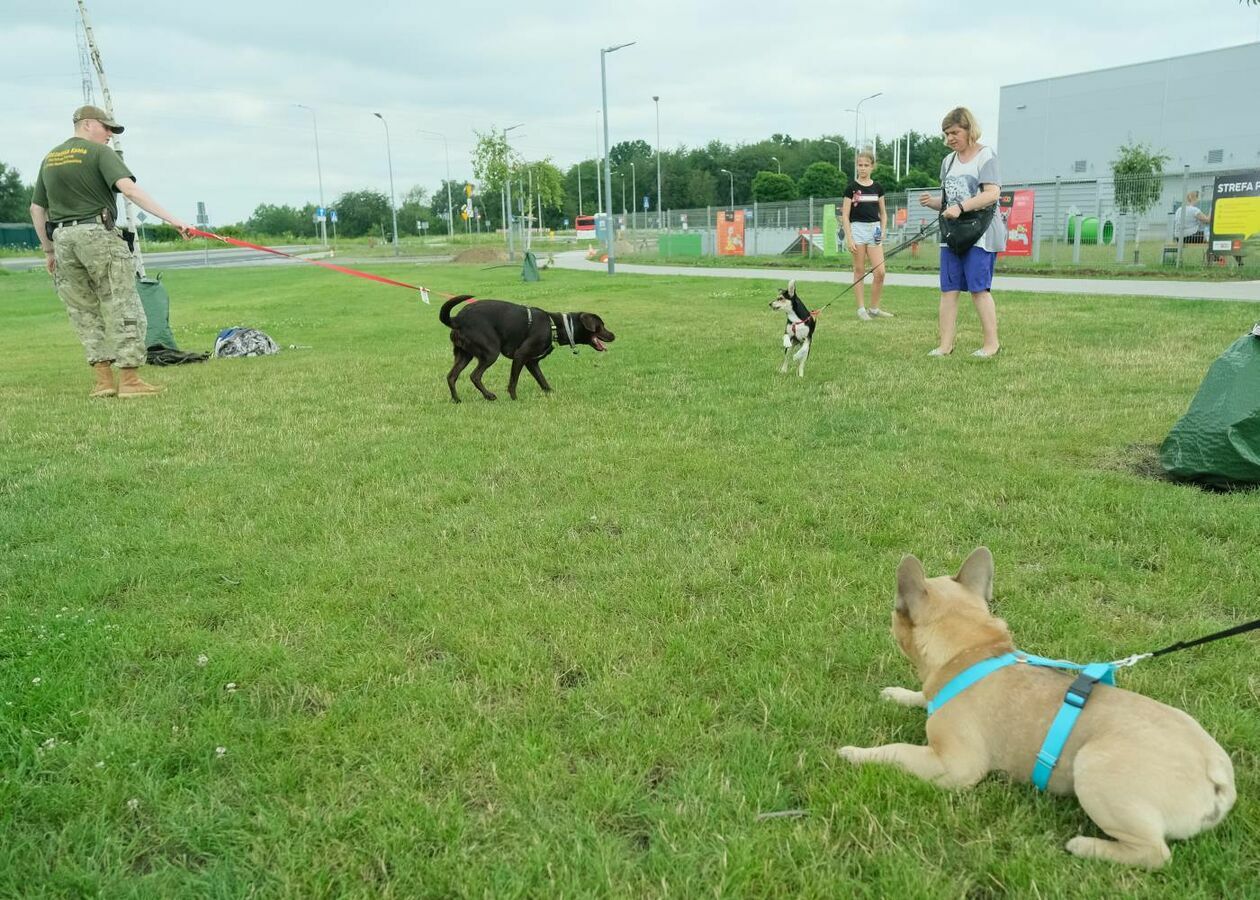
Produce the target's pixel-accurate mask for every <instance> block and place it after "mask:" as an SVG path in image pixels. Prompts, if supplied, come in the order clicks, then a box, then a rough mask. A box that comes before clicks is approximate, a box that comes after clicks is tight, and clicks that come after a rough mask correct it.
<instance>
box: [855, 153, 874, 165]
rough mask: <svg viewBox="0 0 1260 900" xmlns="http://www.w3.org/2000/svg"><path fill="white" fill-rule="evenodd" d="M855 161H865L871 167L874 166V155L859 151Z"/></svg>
mask: <svg viewBox="0 0 1260 900" xmlns="http://www.w3.org/2000/svg"><path fill="white" fill-rule="evenodd" d="M857 159H865V160H867V162H869V163H870V164H871V165H875V154H874V153H872V152H871V151H870V150H859V151H858V153H857Z"/></svg>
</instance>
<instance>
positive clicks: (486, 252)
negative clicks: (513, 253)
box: [455, 247, 507, 263]
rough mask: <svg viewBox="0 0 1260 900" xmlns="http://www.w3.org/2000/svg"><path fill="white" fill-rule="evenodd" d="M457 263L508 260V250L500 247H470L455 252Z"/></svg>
mask: <svg viewBox="0 0 1260 900" xmlns="http://www.w3.org/2000/svg"><path fill="white" fill-rule="evenodd" d="M455 262H457V263H498V262H507V252H506V251H504V250H500V249H499V248H498V247H470V248H469V249H467V250H464V251H462V252H460V253H457V254H455Z"/></svg>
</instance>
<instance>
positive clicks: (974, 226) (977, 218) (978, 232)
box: [937, 153, 997, 256]
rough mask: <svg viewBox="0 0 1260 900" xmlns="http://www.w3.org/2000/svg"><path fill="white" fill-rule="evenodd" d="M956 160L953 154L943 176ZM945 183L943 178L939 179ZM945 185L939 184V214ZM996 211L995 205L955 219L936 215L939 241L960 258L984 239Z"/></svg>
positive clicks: (945, 201) (944, 203)
mask: <svg viewBox="0 0 1260 900" xmlns="http://www.w3.org/2000/svg"><path fill="white" fill-rule="evenodd" d="M957 159H958V154H957V153H955V154H954V155H953V156H952V157H950V160H949V168H948V169H946V170H945V174H946V175H949V170H950V169H952V168H954V161H955V160H957ZM941 181H942V182H944V181H945V179H944V178H942V179H941ZM946 203H947V200H946V198H945V185H944V184H943V183H942V184H941V213H942V214H943V213H944V212H945V205H946ZM996 210H997V204H996V203H995V204H993V205H992V206H986V207H985V208H984V209H972V210H968V211H967V212H964V213H963V214H962V215H960V216H959V217H958V218H957V219H947V218H945V216H944V215H938V216H937V219H938V221H939V222H940V223H941V241H942V242H943V243H944V244H945V246H946V247H948V248H949V249H950V250H952V251H954V253H955V254H956V255H957V256H962V255H963V254H964V253H966V252H967V251H968V250H970V249H971V248H972V247H974V246H975V244H976V242H977V241H979V240H980V238H982V237H984V233H985V232H986V231H988V230H989V225H990V224H991V223H992V222H993V213H994V211H996Z"/></svg>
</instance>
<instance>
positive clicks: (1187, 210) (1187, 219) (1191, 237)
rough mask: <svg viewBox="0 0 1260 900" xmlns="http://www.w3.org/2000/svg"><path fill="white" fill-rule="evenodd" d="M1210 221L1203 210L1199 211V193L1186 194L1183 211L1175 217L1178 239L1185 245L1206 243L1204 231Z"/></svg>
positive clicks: (1179, 211) (1178, 211)
mask: <svg viewBox="0 0 1260 900" xmlns="http://www.w3.org/2000/svg"><path fill="white" fill-rule="evenodd" d="M1210 221H1211V219H1209V218H1208V217H1207V216H1206V215H1204V214H1203V210H1201V209H1199V192H1198V191H1191V192H1190V193H1188V194H1186V202H1185V203H1183V204H1181V209H1179V210H1177V215H1176V216H1174V217H1173V222H1174V227H1175V228H1176V229H1177V237H1179V238H1181V242H1182V243H1183V244H1202V243H1204V242H1205V241H1206V240H1207V235H1206V234H1205V233H1204V231H1203V226H1204V225H1206V224H1207V223H1208V222H1210Z"/></svg>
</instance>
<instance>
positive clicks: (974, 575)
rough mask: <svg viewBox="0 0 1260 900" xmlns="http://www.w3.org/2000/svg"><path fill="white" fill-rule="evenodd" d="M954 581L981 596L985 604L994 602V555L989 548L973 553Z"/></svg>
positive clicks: (979, 548)
mask: <svg viewBox="0 0 1260 900" xmlns="http://www.w3.org/2000/svg"><path fill="white" fill-rule="evenodd" d="M954 580H955V581H957V582H958V583H959V584H961V585H962V586H963V587H965V588H967V589H968V590H969V591H972V592H973V593H976V594H979V595H980V596H981V597H982V598H983V599H984V602H985V603H989V602H991V601H992V600H993V554H992V553H990V552H989V548H988V547H977V548H976V549H975V550H972V551H971V555H970V556H968V557H967V561H966V562H964V563H963V564H962V568H961V569H959V570H958V574H957V575H955V576H954Z"/></svg>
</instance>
